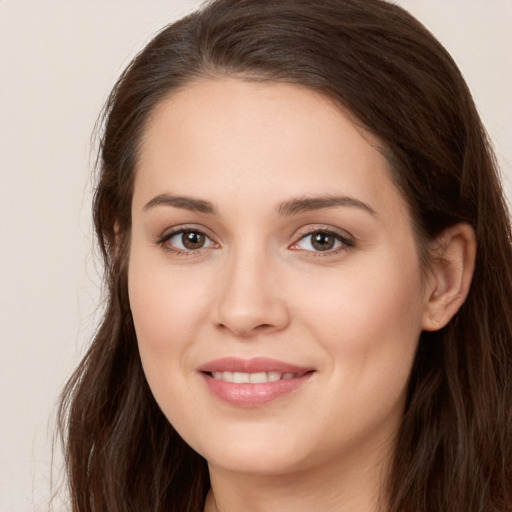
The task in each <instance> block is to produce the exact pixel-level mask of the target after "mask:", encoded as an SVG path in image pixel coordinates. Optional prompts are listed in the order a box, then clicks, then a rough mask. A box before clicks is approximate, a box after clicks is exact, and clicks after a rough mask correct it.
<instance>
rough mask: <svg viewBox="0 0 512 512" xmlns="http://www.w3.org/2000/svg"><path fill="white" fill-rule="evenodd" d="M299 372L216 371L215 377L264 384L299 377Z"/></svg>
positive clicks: (237, 381) (225, 380) (229, 380)
mask: <svg viewBox="0 0 512 512" xmlns="http://www.w3.org/2000/svg"><path fill="white" fill-rule="evenodd" d="M299 375H300V374H298V373H290V372H288V373H281V372H257V373H245V372H214V373H213V378H214V379H215V380H222V381H224V382H234V383H235V384H246V383H250V384H263V383H265V382H276V381H278V380H281V379H282V380H289V379H294V378H297V377H298V376H299Z"/></svg>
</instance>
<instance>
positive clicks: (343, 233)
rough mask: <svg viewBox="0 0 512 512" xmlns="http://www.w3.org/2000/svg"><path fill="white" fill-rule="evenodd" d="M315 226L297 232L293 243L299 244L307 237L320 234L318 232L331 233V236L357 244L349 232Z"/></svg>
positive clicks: (331, 227)
mask: <svg viewBox="0 0 512 512" xmlns="http://www.w3.org/2000/svg"><path fill="white" fill-rule="evenodd" d="M313 226H314V227H311V226H310V227H304V228H301V229H299V230H297V231H296V234H295V236H294V238H295V242H293V243H297V242H298V241H299V240H301V239H302V238H304V237H306V236H309V235H312V234H313V233H318V232H324V233H329V234H332V235H336V236H339V237H340V238H342V239H345V240H350V241H352V242H355V237H354V236H352V235H351V234H350V233H349V232H348V231H345V230H344V229H340V228H335V227H333V226H325V225H320V224H319V225H313Z"/></svg>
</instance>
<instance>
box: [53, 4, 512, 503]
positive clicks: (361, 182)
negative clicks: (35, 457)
mask: <svg viewBox="0 0 512 512" xmlns="http://www.w3.org/2000/svg"><path fill="white" fill-rule="evenodd" d="M94 219H95V227H96V232H97V235H98V240H99V244H100V247H101V250H102V253H103V256H104V258H105V268H106V283H107V285H108V302H107V307H106V312H105V317H104V320H103V323H102V324H101V326H100V328H99V330H98V333H97V335H96V337H95V339H94V342H93V344H92V346H91V348H90V350H89V352H88V354H87V355H86V357H85V359H84V361H83V362H82V364H81V365H80V367H79V368H78V370H77V372H76V373H75V375H74V377H73V378H72V379H71V381H70V382H69V384H68V386H67V388H66V390H65V394H64V398H63V402H62V408H61V418H62V428H63V431H64V433H65V434H64V435H65V443H66V450H67V462H68V470H69V478H70V488H71V497H72V502H73V510H76V511H89V510H91V511H92V510H94V511H100V510H105V511H107V510H108V511H114V510H123V511H125V510H134V511H141V510H155V511H156V510H158V511H161V510H166V511H167V510H169V511H170V510H176V511H186V510H189V511H201V510H205V511H216V510H218V511H226V512H228V511H232V510H257V511H261V510H270V509H277V510H283V511H284V510H291V509H292V508H293V510H325V511H327V510H336V511H343V510H351V511H354V510H361V511H363V510H364V511H376V510H379V511H393V512H394V511H396V512H398V511H403V512H404V511H411V512H412V511H415V512H417V511H436V512H437V511H452V510H468V511H473V510H474V511H477V510H478V511H505V510H512V467H511V466H512V465H511V464H510V461H511V456H512V438H511V430H510V427H511V425H512V416H511V412H510V411H511V407H510V405H511V398H512V392H511V387H512V379H511V368H512V314H511V313H512V311H511V304H512V300H511V299H512V247H511V234H510V222H509V217H508V214H507V210H506V206H505V202H504V199H503V194H502V191H501V188H500V185H499V181H498V179H497V175H496V169H495V163H494V159H493V156H492V152H491V150H490V148H489V145H488V142H487V139H486V135H485V131H484V129H483V127H482V125H481V123H480V120H479V118H478V114H477V112H476V109H475V106H474V104H473V102H472V99H471V96H470V93H469V91H468V89H467V87H466V85H465V83H464V81H463V79H462V77H461V75H460V72H459V71H458V70H457V68H456V66H455V64H454V63H453V61H452V59H451V58H450V57H449V55H448V54H447V53H446V51H445V50H444V49H443V48H442V47H441V45H440V44H439V43H438V42H437V41H436V40H435V39H433V37H432V36H431V35H430V34H429V33H428V32H427V31H426V30H425V29H424V28H423V27H422V26H421V25H420V24H419V23H418V22H417V21H415V20H414V19H413V18H412V17H411V16H409V15H408V14H407V13H406V12H404V11H403V10H402V9H400V8H398V7H397V6H394V5H392V4H389V3H387V2H383V1H381V0H328V1H322V2H313V1H311V0H279V1H275V0H273V1H272V2H270V1H261V0H257V1H256V0H217V1H214V2H212V3H211V4H209V5H208V6H207V7H206V8H205V9H203V10H202V11H200V12H198V13H196V14H193V15H191V16H189V17H187V18H184V19H183V20H181V21H179V22H177V23H175V24H173V25H171V26H169V27H167V28H166V29H164V30H163V31H162V32H161V33H160V34H158V35H157V36H156V37H155V39H154V40H153V41H152V42H151V43H150V44H149V45H148V46H147V47H146V48H145V49H144V50H143V51H142V52H141V53H140V54H139V55H138V56H137V57H136V58H135V59H134V61H133V62H132V63H131V64H130V66H129V67H128V69H127V70H126V71H125V72H124V73H123V75H122V76H121V78H120V80H119V81H118V83H117V84H116V86H115V88H114V91H113V92H112V94H111V96H110V98H109V101H108V103H107V106H106V110H105V127H104V134H103V138H102V144H101V153H100V173H99V177H98V185H97V190H96V196H95V202H94Z"/></svg>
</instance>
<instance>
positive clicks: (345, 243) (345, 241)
mask: <svg viewBox="0 0 512 512" xmlns="http://www.w3.org/2000/svg"><path fill="white" fill-rule="evenodd" d="M186 232H190V233H197V234H199V235H203V236H204V237H205V238H206V239H207V240H210V242H212V244H214V245H216V246H218V244H217V243H216V242H215V241H213V240H212V239H211V237H209V236H208V235H207V234H206V233H205V232H204V231H203V230H201V229H196V228H192V227H190V228H188V227H181V228H179V229H176V230H174V231H171V232H170V233H166V234H165V235H163V236H161V237H160V238H159V239H158V240H157V241H156V243H157V245H159V246H161V247H162V248H163V249H164V250H166V251H168V252H171V253H173V254H175V255H177V256H193V255H195V254H197V253H198V252H199V251H201V250H202V249H207V248H208V247H200V248H198V249H187V250H183V249H179V248H177V247H174V246H169V245H166V244H167V242H169V240H171V239H172V238H174V237H175V236H177V235H180V234H183V233H186ZM320 233H321V234H323V235H327V236H332V237H334V239H335V241H337V242H339V243H340V244H341V245H340V246H339V247H338V248H336V249H330V250H326V251H314V250H307V249H296V248H294V246H297V244H299V242H301V241H302V240H305V239H306V238H307V237H311V236H313V235H315V234H320ZM355 245H356V244H355V241H354V240H353V239H351V238H348V237H346V236H343V235H341V234H340V233H338V232H336V231H333V230H330V229H322V228H315V229H311V230H309V231H306V232H304V233H302V234H300V236H299V238H298V239H297V241H296V242H294V243H293V244H292V245H291V246H290V249H291V250H296V251H302V252H306V253H309V256H313V257H319V256H320V257H327V256H334V255H337V254H339V253H340V252H343V251H347V250H349V249H352V248H353V247H355ZM215 248H216V247H215Z"/></svg>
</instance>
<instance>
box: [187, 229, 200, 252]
mask: <svg viewBox="0 0 512 512" xmlns="http://www.w3.org/2000/svg"><path fill="white" fill-rule="evenodd" d="M182 242H183V245H184V246H185V247H186V248H187V249H200V248H201V247H202V246H203V245H204V235H203V234H202V233H198V232H197V231H185V232H184V233H183V235H182Z"/></svg>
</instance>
